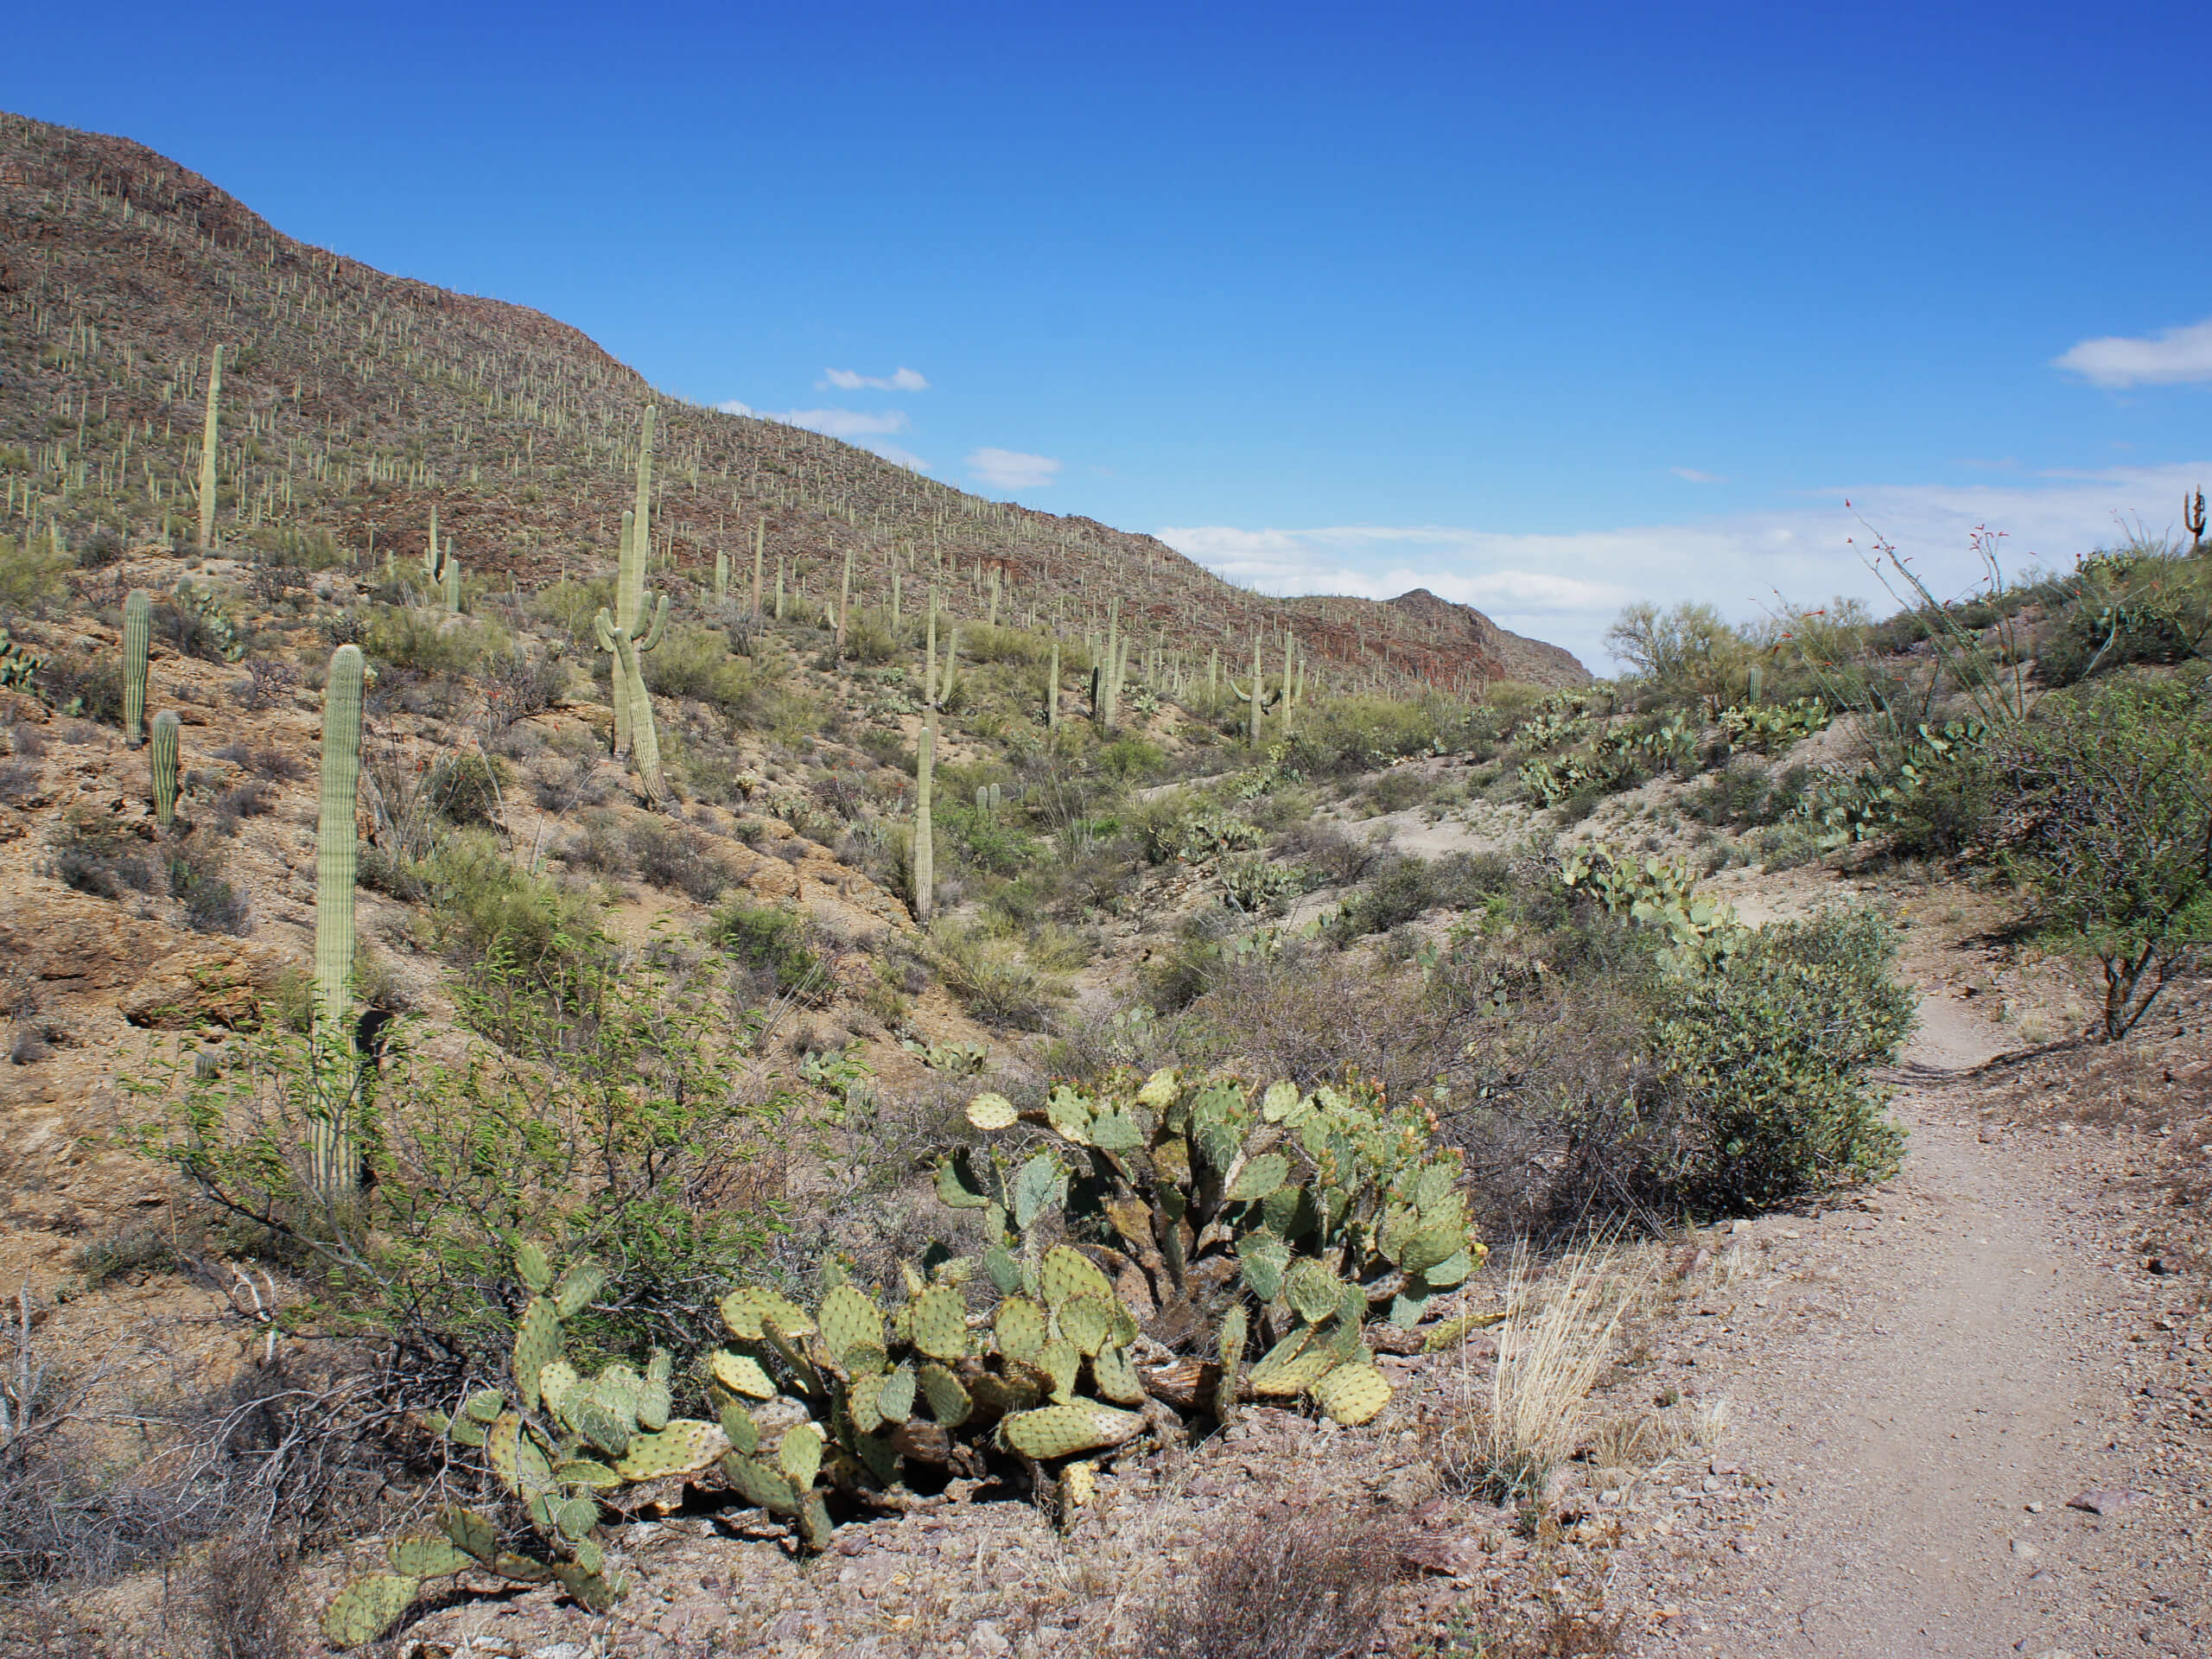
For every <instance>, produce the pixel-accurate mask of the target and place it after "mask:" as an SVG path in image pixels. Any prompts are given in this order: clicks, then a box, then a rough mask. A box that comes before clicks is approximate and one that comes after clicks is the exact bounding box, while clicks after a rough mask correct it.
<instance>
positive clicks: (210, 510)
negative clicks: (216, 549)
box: [200, 346, 223, 547]
mask: <svg viewBox="0 0 2212 1659" xmlns="http://www.w3.org/2000/svg"><path fill="white" fill-rule="evenodd" d="M222 395H223V348H222V347H221V346H216V347H215V353H214V356H213V358H211V359H209V361H208V365H207V423H206V424H205V425H203V426H202V427H201V428H200V546H202V547H213V546H214V545H215V446H216V445H217V443H218V442H220V435H219V432H218V429H217V426H218V423H217V420H216V410H218V409H219V407H220V401H219V400H220V399H221V397H222Z"/></svg>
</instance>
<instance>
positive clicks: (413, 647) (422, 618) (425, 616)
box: [364, 605, 512, 677]
mask: <svg viewBox="0 0 2212 1659" xmlns="http://www.w3.org/2000/svg"><path fill="white" fill-rule="evenodd" d="M495 647H498V648H501V649H506V650H511V649H512V645H510V644H509V642H507V640H506V639H505V636H504V635H502V634H500V633H499V632H498V631H497V630H496V629H493V628H492V627H489V626H486V625H483V624H480V623H475V622H472V621H469V620H467V619H465V618H461V617H456V616H454V615H453V614H452V613H449V612H447V611H444V610H429V609H427V608H419V607H414V606H407V605H379V606H378V607H376V610H375V612H374V613H373V614H372V616H371V617H370V619H369V629H368V639H367V641H366V644H365V647H364V648H365V650H366V651H367V652H368V655H369V658H370V660H371V661H372V662H373V663H374V664H376V665H377V666H378V669H380V670H381V669H391V668H401V669H408V670H411V671H413V672H415V673H417V674H427V675H432V676H437V677H453V676H455V675H462V674H468V673H473V672H474V671H475V669H476V666H477V664H480V663H481V662H482V661H483V660H484V659H485V658H486V655H487V654H489V652H491V651H492V650H493V648H495Z"/></svg>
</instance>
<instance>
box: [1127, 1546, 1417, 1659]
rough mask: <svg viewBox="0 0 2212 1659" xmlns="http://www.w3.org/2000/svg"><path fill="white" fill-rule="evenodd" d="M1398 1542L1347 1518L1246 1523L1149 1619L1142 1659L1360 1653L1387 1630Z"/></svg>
mask: <svg viewBox="0 0 2212 1659" xmlns="http://www.w3.org/2000/svg"><path fill="white" fill-rule="evenodd" d="M1392 1554H1393V1552H1392V1548H1391V1540H1390V1538H1389V1535H1388V1534H1387V1533H1386V1532H1385V1531H1384V1530H1383V1529H1381V1528H1379V1527H1378V1526H1376V1524H1375V1523H1373V1522H1360V1521H1358V1520H1357V1519H1356V1518H1354V1517H1352V1516H1346V1515H1334V1516H1311V1517H1308V1516H1300V1517H1299V1518H1298V1519H1297V1520H1296V1521H1295V1522H1290V1521H1285V1520H1282V1519H1275V1520H1266V1521H1262V1520H1254V1521H1249V1522H1246V1523H1245V1524H1244V1526H1243V1527H1242V1528H1241V1529H1239V1530H1238V1531H1237V1532H1236V1534H1235V1535H1233V1536H1231V1537H1230V1539H1229V1540H1228V1541H1226V1542H1224V1543H1223V1544H1221V1545H1219V1546H1218V1547H1217V1548H1214V1549H1213V1550H1211V1552H1209V1553H1208V1554H1205V1555H1204V1556H1202V1557H1201V1558H1200V1559H1199V1560H1198V1562H1197V1563H1196V1564H1195V1565H1194V1566H1193V1567H1192V1570H1191V1573H1190V1575H1189V1577H1188V1578H1187V1579H1185V1580H1184V1584H1183V1587H1182V1588H1181V1589H1180V1590H1179V1591H1178V1592H1176V1593H1175V1594H1174V1595H1173V1597H1172V1598H1171V1599H1169V1600H1167V1601H1166V1602H1165V1603H1163V1604H1161V1605H1160V1606H1159V1607H1157V1608H1155V1609H1154V1611H1153V1613H1152V1615H1151V1617H1150V1618H1148V1619H1147V1621H1146V1622H1145V1625H1144V1629H1143V1632H1142V1635H1141V1638H1140V1642H1139V1645H1138V1648H1137V1653H1138V1655H1139V1656H1140V1659H1357V1656H1363V1655H1364V1654H1366V1653H1367V1651H1368V1650H1369V1649H1370V1648H1371V1647H1372V1646H1373V1645H1374V1643H1375V1640H1376V1637H1377V1636H1378V1635H1379V1634H1380V1632H1381V1630H1382V1628H1383V1601H1384V1596H1385V1594H1386V1592H1388V1590H1389V1584H1390V1576H1391V1563H1392Z"/></svg>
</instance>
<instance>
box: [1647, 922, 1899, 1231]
mask: <svg viewBox="0 0 2212 1659" xmlns="http://www.w3.org/2000/svg"><path fill="white" fill-rule="evenodd" d="M1896 957H1897V937H1896V934H1895V932H1894V931H1893V930H1892V929H1891V926H1890V925H1889V924H1888V923H1887V922H1886V921H1885V920H1884V919H1883V918H1881V917H1880V916H1878V915H1877V914H1875V913H1873V912H1871V911H1864V910H1860V911H1829V912H1825V913H1823V914H1822V915H1821V916H1819V917H1816V918H1814V919H1812V920H1810V921H1803V922H1770V923H1769V924H1768V925H1766V926H1764V927H1763V928H1759V929H1757V930H1751V931H1745V932H1743V933H1742V934H1740V935H1739V936H1738V940H1737V942H1736V946H1735V949H1734V950H1733V951H1732V953H1731V954H1730V955H1728V956H1726V957H1724V958H1722V959H1720V960H1719V961H1718V962H1716V963H1713V964H1711V965H1709V966H1707V967H1704V968H1701V969H1690V970H1688V971H1684V972H1681V973H1678V974H1674V975H1669V976H1664V977H1663V978H1662V981H1661V982H1660V988H1661V995H1662V1005H1661V1009H1660V1013H1659V1014H1658V1017H1657V1019H1656V1021H1655V1023H1654V1026H1653V1028H1652V1047H1653V1052H1654V1055H1655V1058H1656V1059H1657V1061H1658V1064H1659V1065H1660V1068H1661V1072H1662V1077H1663V1078H1664V1079H1665V1081H1666V1083H1667V1084H1669V1087H1670V1090H1671V1092H1672V1093H1673V1094H1674V1096H1675V1101H1676V1103H1677V1107H1678V1109H1679V1110H1680V1112H1681V1122H1682V1123H1683V1124H1684V1126H1685V1127H1686V1128H1688V1130H1689V1131H1690V1133H1689V1134H1688V1135H1685V1136H1684V1137H1682V1139H1681V1141H1679V1142H1678V1143H1677V1145H1676V1147H1675V1148H1674V1150H1673V1151H1672V1153H1671V1154H1670V1155H1671V1156H1673V1157H1674V1158H1675V1159H1676V1160H1677V1161H1676V1163H1675V1166H1674V1167H1672V1168H1667V1169H1662V1170H1657V1171H1655V1172H1653V1173H1655V1174H1656V1175H1657V1176H1658V1177H1659V1179H1660V1180H1661V1182H1662V1184H1663V1185H1666V1186H1667V1187H1669V1188H1671V1189H1673V1190H1675V1191H1676V1192H1681V1193H1682V1194H1683V1195H1684V1196H1686V1197H1688V1198H1690V1199H1691V1200H1692V1201H1694V1202H1696V1203H1699V1204H1700V1205H1706V1206H1745V1207H1751V1208H1760V1207H1764V1206H1767V1205H1775V1204H1779V1203H1783V1202H1785V1201H1787V1200H1789V1199H1790V1198H1796V1197H1798V1196H1800V1195H1802V1194H1803V1193H1807V1192H1819V1191H1821V1190H1823V1189H1825V1188H1828V1187H1833V1186H1838V1185H1848V1184H1851V1183H1854V1182H1859V1181H1870V1180H1880V1179H1885V1178H1886V1177H1888V1176H1889V1175H1891V1173H1894V1172H1895V1170H1896V1168H1897V1155H1898V1152H1899V1150H1900V1148H1901V1147H1902V1145H1903V1139H1904V1137H1903V1135H1902V1133H1901V1132H1900V1131H1899V1130H1898V1128H1897V1126H1896V1125H1895V1124H1894V1123H1892V1122H1891V1121H1890V1119H1889V1116H1888V1115H1887V1113H1886V1112H1885V1110H1884V1104H1885V1096H1884V1095H1883V1093H1882V1091H1880V1090H1878V1089H1876V1088H1875V1087H1873V1086H1872V1084H1869V1083H1868V1081H1867V1073H1868V1071H1870V1070H1871V1069H1872V1067H1873V1066H1875V1065H1879V1064H1882V1063H1884V1062H1886V1061H1888V1060H1891V1059H1892V1058H1895V1057H1896V1054H1897V1049H1898V1047H1899V1046H1900V1045H1901V1044H1903V1042H1904V1039H1905V1038H1906V1036H1907V1035H1908V1034H1909V1033H1910V1031H1911V1030H1912V1027H1913V1020H1914V1001H1913V996H1912V993H1911V991H1910V989H1909V988H1907V987H1905V986H1904V985H1902V984H1900V983H1899V982H1897V980H1896V979H1895V978H1894V977H1893V976H1892V975H1891V968H1892V966H1893V964H1894V963H1895V961H1896Z"/></svg>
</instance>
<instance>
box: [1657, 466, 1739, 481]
mask: <svg viewBox="0 0 2212 1659" xmlns="http://www.w3.org/2000/svg"><path fill="white" fill-rule="evenodd" d="M1667 470H1668V471H1669V472H1670V473H1672V474H1674V475H1675V477H1676V478H1679V479H1681V480H1682V481H1683V482H1685V483H1688V484H1726V482H1727V481H1728V480H1726V479H1725V478H1723V477H1721V476H1720V474H1718V473H1701V472H1700V471H1698V469H1697V468H1696V467H1669V468H1668V469H1667Z"/></svg>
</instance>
